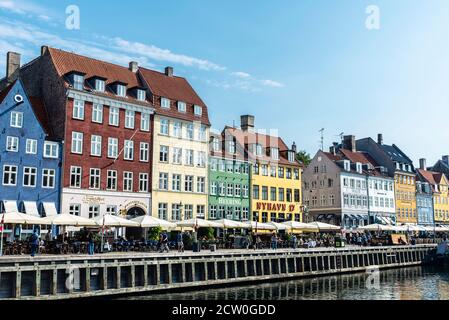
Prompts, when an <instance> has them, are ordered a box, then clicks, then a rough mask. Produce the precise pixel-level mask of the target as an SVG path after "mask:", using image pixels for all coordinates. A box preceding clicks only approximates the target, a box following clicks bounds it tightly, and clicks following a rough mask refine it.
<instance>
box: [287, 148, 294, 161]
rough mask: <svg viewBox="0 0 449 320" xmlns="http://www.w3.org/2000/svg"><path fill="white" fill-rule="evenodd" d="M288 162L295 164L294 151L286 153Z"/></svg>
mask: <svg viewBox="0 0 449 320" xmlns="http://www.w3.org/2000/svg"><path fill="white" fill-rule="evenodd" d="M288 161H289V162H295V152H294V151H289V152H288Z"/></svg>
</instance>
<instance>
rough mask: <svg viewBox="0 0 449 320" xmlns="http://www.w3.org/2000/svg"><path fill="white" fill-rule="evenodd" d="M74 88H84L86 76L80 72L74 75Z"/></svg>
mask: <svg viewBox="0 0 449 320" xmlns="http://www.w3.org/2000/svg"><path fill="white" fill-rule="evenodd" d="M73 88H75V89H76V90H83V89H84V76H82V75H79V74H74V75H73Z"/></svg>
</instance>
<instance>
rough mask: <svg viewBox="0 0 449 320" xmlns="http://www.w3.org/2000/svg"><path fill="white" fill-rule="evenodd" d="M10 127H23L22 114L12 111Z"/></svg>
mask: <svg viewBox="0 0 449 320" xmlns="http://www.w3.org/2000/svg"><path fill="white" fill-rule="evenodd" d="M10 126H11V127H12V128H22V127H23V112H18V111H12V112H11V121H10Z"/></svg>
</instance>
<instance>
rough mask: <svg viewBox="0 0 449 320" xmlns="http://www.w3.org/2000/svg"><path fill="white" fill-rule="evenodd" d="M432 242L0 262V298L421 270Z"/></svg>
mask: <svg viewBox="0 0 449 320" xmlns="http://www.w3.org/2000/svg"><path fill="white" fill-rule="evenodd" d="M435 247H436V246H435V245H416V246H396V247H366V248H365V247H363V248H354V247H352V248H339V249H333V248H331V249H327V248H326V249H321V248H316V249H296V250H294V249H281V250H276V251H274V250H257V251H256V250H223V251H216V252H209V251H203V252H199V253H192V252H185V253H178V252H170V253H165V254H160V253H159V254H158V253H136V252H132V253H108V254H102V255H94V256H86V255H76V256H63V255H59V256H37V257H34V258H31V257H28V256H18V257H16V256H7V257H0V299H13V300H16V299H23V300H29V299H32V300H36V299H38V300H44V299H69V298H80V297H83V298H84V297H94V296H104V295H116V294H128V293H144V292H151V291H155V290H169V289H180V288H189V287H190V288H192V287H200V286H209V285H219V284H231V283H232V284H235V283H249V282H256V281H259V282H261V281H262V282H263V281H266V280H274V279H289V278H300V277H314V276H325V275H332V274H337V273H350V272H363V271H366V270H367V269H369V268H375V267H378V268H379V269H382V268H398V267H406V266H413V265H420V264H422V263H423V262H424V261H426V260H427V259H428V258H429V257H430V256H431V255H432V252H434V250H435Z"/></svg>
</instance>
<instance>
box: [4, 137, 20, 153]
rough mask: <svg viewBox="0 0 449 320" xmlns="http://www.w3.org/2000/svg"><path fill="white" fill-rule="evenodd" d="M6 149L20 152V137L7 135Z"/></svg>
mask: <svg viewBox="0 0 449 320" xmlns="http://www.w3.org/2000/svg"><path fill="white" fill-rule="evenodd" d="M6 151H8V152H19V137H13V136H7V137H6Z"/></svg>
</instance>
